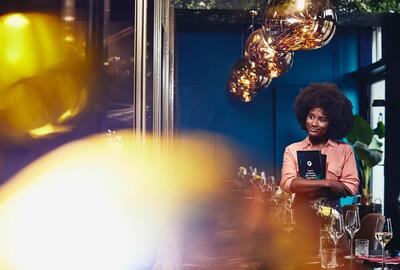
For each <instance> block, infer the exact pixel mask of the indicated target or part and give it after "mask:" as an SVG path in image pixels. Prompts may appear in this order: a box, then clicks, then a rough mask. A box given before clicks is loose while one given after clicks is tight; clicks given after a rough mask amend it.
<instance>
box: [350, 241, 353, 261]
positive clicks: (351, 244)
mask: <svg viewBox="0 0 400 270" xmlns="http://www.w3.org/2000/svg"><path fill="white" fill-rule="evenodd" d="M350 258H353V236H350Z"/></svg>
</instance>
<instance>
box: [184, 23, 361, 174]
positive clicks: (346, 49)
mask: <svg viewBox="0 0 400 270" xmlns="http://www.w3.org/2000/svg"><path fill="white" fill-rule="evenodd" d="M246 36H247V35H246V34H245V28H244V27H243V26H232V25H230V26H221V25H207V26H199V25H196V26H193V25H178V27H177V59H178V64H177V72H178V104H177V113H178V115H179V116H178V117H177V119H178V121H177V127H178V129H179V131H180V132H185V131H193V130H205V131H210V132H216V133H218V134H222V135H224V136H226V137H228V138H229V139H230V140H231V142H233V143H234V144H235V147H236V148H237V149H241V150H242V151H241V154H240V155H238V156H237V161H236V166H237V167H238V166H239V165H246V166H248V165H253V166H256V167H257V168H259V169H260V170H263V171H266V172H267V175H272V174H276V175H277V177H278V178H279V175H280V167H281V164H282V155H283V151H284V148H285V147H286V146H287V145H288V144H290V143H292V142H294V141H298V140H301V139H303V138H304V136H305V132H303V131H302V130H301V129H300V128H299V125H298V124H297V122H296V119H295V116H294V112H293V101H294V98H295V96H296V95H297V94H298V91H299V90H300V89H301V88H303V87H305V86H306V85H308V84H309V83H310V82H322V81H329V82H334V83H336V84H337V85H338V86H339V87H340V88H341V89H342V90H343V91H344V92H345V94H346V95H347V96H348V97H349V98H350V99H351V100H352V102H353V106H354V112H355V113H356V112H358V95H357V85H356V82H355V81H353V80H352V79H351V78H350V76H349V72H352V71H355V70H357V68H358V63H359V59H358V47H359V46H358V29H357V28H355V27H354V28H353V27H345V28H340V27H339V28H338V29H337V31H336V34H335V36H334V38H333V39H332V40H331V42H330V43H329V44H328V45H327V46H325V47H323V48H321V49H317V50H312V51H302V52H296V53H295V56H294V63H293V66H292V68H291V69H290V70H289V71H288V73H286V74H285V75H283V76H281V77H279V78H276V79H274V80H273V82H272V83H271V85H270V86H269V87H268V88H266V89H264V90H262V91H261V92H260V93H259V95H258V96H257V97H256V98H255V99H254V101H253V102H251V103H246V104H245V103H241V102H238V101H236V100H233V99H231V98H230V97H229V96H228V94H227V90H226V82H227V80H228V78H229V73H230V70H231V68H232V66H233V65H234V63H235V62H236V61H238V60H239V59H240V58H241V57H242V53H243V44H244V42H245V39H246ZM215 155H216V157H215V159H216V160H218V157H217V156H218V145H216V151H215ZM234 173H235V172H232V175H231V176H233V175H234ZM227 177H230V176H227Z"/></svg>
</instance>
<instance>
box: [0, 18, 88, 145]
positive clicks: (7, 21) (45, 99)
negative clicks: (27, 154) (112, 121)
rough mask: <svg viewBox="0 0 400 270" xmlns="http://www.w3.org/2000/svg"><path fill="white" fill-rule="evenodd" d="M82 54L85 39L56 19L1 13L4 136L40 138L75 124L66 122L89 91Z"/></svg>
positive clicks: (0, 103)
mask: <svg viewBox="0 0 400 270" xmlns="http://www.w3.org/2000/svg"><path fill="white" fill-rule="evenodd" d="M83 52H84V42H83V41H82V40H80V38H79V37H78V35H74V34H73V33H71V29H70V27H69V26H68V27H67V26H66V25H65V24H64V23H63V22H62V21H60V20H58V19H57V18H56V17H52V16H49V15H43V14H36V13H27V14H23V13H14V14H7V15H3V16H1V17H0V65H1V66H2V68H3V72H1V73H0V124H1V125H2V126H3V127H4V128H2V131H1V132H0V134H1V135H2V136H6V137H7V138H12V139H17V140H18V139H19V138H21V137H24V136H25V137H27V136H30V137H32V138H38V137H42V136H46V135H48V134H52V133H58V132H66V131H69V130H70V129H71V128H72V126H71V125H68V124H67V123H66V122H68V121H69V120H70V119H72V118H74V117H76V116H77V115H78V114H79V113H81V112H82V111H83V109H84V108H85V106H86V104H87V101H88V95H89V93H88V92H87V87H86V67H85V64H84V53H83ZM67 126H69V127H68V128H67ZM44 127H47V128H44ZM38 130H40V132H38Z"/></svg>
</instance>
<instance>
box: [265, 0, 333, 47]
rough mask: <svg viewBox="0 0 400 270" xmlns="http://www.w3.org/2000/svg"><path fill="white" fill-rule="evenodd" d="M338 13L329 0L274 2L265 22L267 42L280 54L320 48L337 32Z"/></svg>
mask: <svg viewBox="0 0 400 270" xmlns="http://www.w3.org/2000/svg"><path fill="white" fill-rule="evenodd" d="M336 21H337V20H336V13H335V11H334V10H333V6H332V3H331V2H330V1H329V0H272V1H271V2H269V3H268V5H267V7H266V9H265V12H264V17H263V20H262V30H263V34H264V38H265V40H266V42H267V43H268V44H269V45H270V46H271V47H272V48H273V49H275V50H277V51H296V50H311V49H317V48H320V47H322V46H324V45H326V44H327V43H328V42H329V41H330V40H331V38H332V37H333V35H334V33H335V29H336Z"/></svg>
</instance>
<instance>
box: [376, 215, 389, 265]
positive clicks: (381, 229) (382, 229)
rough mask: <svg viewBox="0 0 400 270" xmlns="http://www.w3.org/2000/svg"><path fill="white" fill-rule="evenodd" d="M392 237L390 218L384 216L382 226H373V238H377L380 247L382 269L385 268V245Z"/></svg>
mask: <svg viewBox="0 0 400 270" xmlns="http://www.w3.org/2000/svg"><path fill="white" fill-rule="evenodd" d="M392 237H393V229H392V220H391V219H390V218H385V221H384V224H383V226H382V225H381V224H379V222H378V223H377V224H376V228H375V238H376V240H378V242H379V244H380V245H381V247H382V269H385V263H386V262H385V260H386V252H385V246H386V244H387V243H389V241H390V240H391V239H392Z"/></svg>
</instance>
